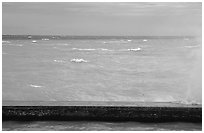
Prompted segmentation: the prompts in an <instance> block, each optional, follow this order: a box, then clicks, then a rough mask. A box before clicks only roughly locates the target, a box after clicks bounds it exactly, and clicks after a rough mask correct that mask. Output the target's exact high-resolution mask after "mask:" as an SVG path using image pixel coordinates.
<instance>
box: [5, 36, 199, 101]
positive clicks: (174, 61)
mask: <svg viewBox="0 0 204 133" xmlns="http://www.w3.org/2000/svg"><path fill="white" fill-rule="evenodd" d="M32 41H33V40H32V39H31V40H20V39H19V40H17V39H12V40H3V43H2V58H3V65H2V67H3V68H2V70H3V81H2V82H3V100H4V101H12V100H15V101H151V102H154V101H155V102H183V103H201V101H202V100H201V97H202V96H201V90H202V87H201V46H202V45H201V42H199V41H198V40H197V39H195V38H190V39H185V38H172V39H165V38H163V39H145V38H144V39H123V38H120V39H67V40H66V39H65V40H64V39H62V40H60V39H54V40H51V39H50V40H45V39H42V40H41V39H38V40H36V42H35V43H32Z"/></svg>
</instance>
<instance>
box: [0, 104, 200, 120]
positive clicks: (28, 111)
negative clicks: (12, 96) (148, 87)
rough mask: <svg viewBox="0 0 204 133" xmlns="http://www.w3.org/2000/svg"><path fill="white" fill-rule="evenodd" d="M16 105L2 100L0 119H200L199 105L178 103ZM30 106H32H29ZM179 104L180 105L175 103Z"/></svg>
mask: <svg viewBox="0 0 204 133" xmlns="http://www.w3.org/2000/svg"><path fill="white" fill-rule="evenodd" d="M28 103H29V102H27V103H23V104H22V103H21V105H19V106H17V105H16V104H17V103H16V104H14V103H13V104H12V105H11V103H10V104H9V103H5V102H3V107H2V119H3V120H19V121H24V120H100V121H142V122H169V121H185V122H202V107H201V105H191V106H188V105H186V106H185V105H180V104H171V103H168V104H164V103H159V104H158V103H152V104H150V103H126V104H125V103H119V102H112V103H109V104H107V103H105V102H101V103H100V102H91V103H86V102H76V103H75V105H72V104H69V102H66V103H64V102H62V103H58V104H59V106H56V104H57V103H55V102H54V103H53V104H51V106H50V105H48V106H47V105H42V103H41V104H40V103H38V105H39V106H37V105H36V104H37V103H33V104H30V105H27V104H28ZM33 105H34V106H33ZM179 105H180V106H179Z"/></svg>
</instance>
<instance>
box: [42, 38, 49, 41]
mask: <svg viewBox="0 0 204 133" xmlns="http://www.w3.org/2000/svg"><path fill="white" fill-rule="evenodd" d="M42 40H43V41H49V40H50V39H48V38H43V39H42Z"/></svg>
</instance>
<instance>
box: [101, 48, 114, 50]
mask: <svg viewBox="0 0 204 133" xmlns="http://www.w3.org/2000/svg"><path fill="white" fill-rule="evenodd" d="M100 50H101V51H113V50H110V49H106V48H100Z"/></svg>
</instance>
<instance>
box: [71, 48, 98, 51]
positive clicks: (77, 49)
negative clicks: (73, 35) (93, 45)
mask: <svg viewBox="0 0 204 133" xmlns="http://www.w3.org/2000/svg"><path fill="white" fill-rule="evenodd" d="M72 49H73V50H80V51H94V50H96V49H86V48H85V49H81V48H72Z"/></svg>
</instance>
